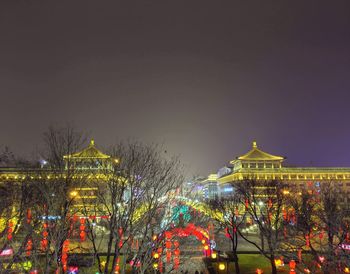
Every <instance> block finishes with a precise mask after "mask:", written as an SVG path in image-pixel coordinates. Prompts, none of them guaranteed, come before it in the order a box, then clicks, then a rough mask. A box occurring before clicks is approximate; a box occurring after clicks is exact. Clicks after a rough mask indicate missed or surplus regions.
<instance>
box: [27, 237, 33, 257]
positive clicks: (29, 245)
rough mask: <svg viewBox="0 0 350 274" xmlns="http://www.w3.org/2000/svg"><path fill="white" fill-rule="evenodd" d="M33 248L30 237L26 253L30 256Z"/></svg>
mask: <svg viewBox="0 0 350 274" xmlns="http://www.w3.org/2000/svg"><path fill="white" fill-rule="evenodd" d="M32 249H33V241H32V240H31V239H28V242H27V246H26V255H27V256H30V253H31V251H32Z"/></svg>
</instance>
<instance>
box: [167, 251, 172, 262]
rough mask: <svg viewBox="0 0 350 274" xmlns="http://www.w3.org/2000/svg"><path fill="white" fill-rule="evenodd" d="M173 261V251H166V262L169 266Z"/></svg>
mask: <svg viewBox="0 0 350 274" xmlns="http://www.w3.org/2000/svg"><path fill="white" fill-rule="evenodd" d="M170 261H171V251H170V250H167V251H166V262H167V263H168V264H169V263H170Z"/></svg>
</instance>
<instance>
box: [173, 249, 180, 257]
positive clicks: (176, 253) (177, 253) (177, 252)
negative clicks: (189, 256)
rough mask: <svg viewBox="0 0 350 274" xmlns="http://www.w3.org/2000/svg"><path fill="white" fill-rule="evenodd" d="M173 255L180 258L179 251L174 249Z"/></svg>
mask: <svg viewBox="0 0 350 274" xmlns="http://www.w3.org/2000/svg"><path fill="white" fill-rule="evenodd" d="M174 255H175V256H180V249H178V248H176V249H175V250H174Z"/></svg>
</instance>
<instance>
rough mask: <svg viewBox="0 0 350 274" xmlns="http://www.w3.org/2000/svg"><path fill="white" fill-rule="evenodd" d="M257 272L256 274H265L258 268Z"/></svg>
mask: <svg viewBox="0 0 350 274" xmlns="http://www.w3.org/2000/svg"><path fill="white" fill-rule="evenodd" d="M255 272H256V274H263V273H264V271H263V270H262V269H260V268H257V269H256V271H255Z"/></svg>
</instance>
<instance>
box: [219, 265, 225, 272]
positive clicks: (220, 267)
mask: <svg viewBox="0 0 350 274" xmlns="http://www.w3.org/2000/svg"><path fill="white" fill-rule="evenodd" d="M225 269H226V265H225V264H224V263H219V270H221V271H223V270H225Z"/></svg>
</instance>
